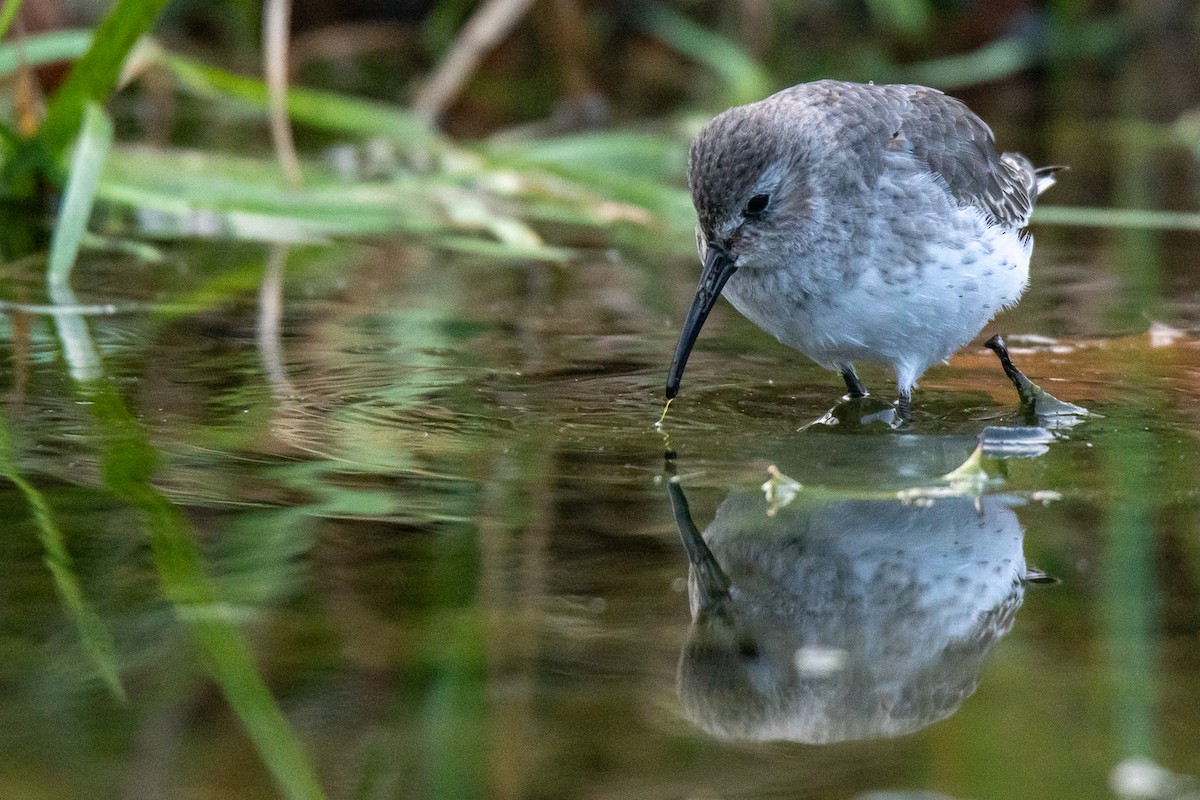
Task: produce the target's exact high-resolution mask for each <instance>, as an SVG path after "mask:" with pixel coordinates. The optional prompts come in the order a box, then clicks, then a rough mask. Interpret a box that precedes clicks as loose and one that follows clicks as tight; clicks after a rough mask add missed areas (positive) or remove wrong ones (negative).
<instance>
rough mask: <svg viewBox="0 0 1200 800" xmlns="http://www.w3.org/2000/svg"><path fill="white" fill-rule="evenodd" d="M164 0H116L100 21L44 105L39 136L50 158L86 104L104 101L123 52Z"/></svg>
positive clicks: (62, 146) (68, 138)
mask: <svg viewBox="0 0 1200 800" xmlns="http://www.w3.org/2000/svg"><path fill="white" fill-rule="evenodd" d="M166 2H167V0H117V4H116V5H115V6H113V9H112V11H110V12H109V13H108V16H106V17H105V18H104V19H103V20H102V21H101V23H100V26H99V27H98V28H97V29H96V35H95V37H94V38H93V39H92V45H91V47H90V48H88V51H87V52H86V53H85V54H84V55H83V57H82V58H81V59H79V60H78V61H76V62H75V64H74V66H72V68H71V72H70V73H69V74H68V75H67V78H66V80H65V81H63V84H62V86H60V87H58V90H57V91H56V92H55V93H54V96H53V97H52V98H51V99H50V103H49V105H48V106H47V107H46V120H45V122H43V123H42V127H41V130H40V131H39V132H38V140H39V141H40V142H41V145H42V147H43V149H44V151H45V152H46V153H47V154H48V155H49V157H50V158H51V159H57V158H58V155H59V154H60V153H61V152H62V151H63V150H64V149H66V147H67V145H68V144H70V142H71V137H72V136H74V135H75V131H76V130H77V129H78V127H79V122H80V120H81V119H82V117H83V114H84V108H85V107H86V106H87V104H88V103H89V102H90V103H102V102H104V101H105V100H107V99H108V97H109V95H111V94H112V93H113V91H114V90H115V89H116V88H117V81H118V80H119V78H120V76H121V67H122V65H124V63H125V58H126V56H128V55H129V51H130V50H131V49H132V48H133V46H134V44H136V43H137V40H138V39H139V38H141V36H142V35H143V34H145V33H147V32H148V31H149V30H150V28H151V26H152V25H153V24H154V21H155V20H156V19H157V18H158V15H159V12H161V11H162V8H163V6H165V5H166Z"/></svg>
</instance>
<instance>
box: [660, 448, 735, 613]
mask: <svg viewBox="0 0 1200 800" xmlns="http://www.w3.org/2000/svg"><path fill="white" fill-rule="evenodd" d="M673 473H674V470H673V468H668V479H667V493H668V494H669V495H670V497H671V511H672V512H674V514H675V526H676V527H677V528H678V529H679V539H680V540H681V541H682V542H683V549H684V550H685V551H686V552H687V557H688V565H689V567H690V568H691V570H690V575H691V578H692V580H693V581H694V582H695V583H694V588H695V590H696V595H695V596H694V597H693V598H692V603H693V605H694V607H693V609H692V611H693V614H694V613H695V612H697V611H711V610H712V609H714V608H716V607H719V606H720V604H721V603H723V602H725V601H726V600H728V599H729V577H728V576H727V575H726V574H725V570H723V569H721V565H720V564H719V563H717V559H716V556H714V555H713V554H712V550H709V549H708V544H707V543H706V542H705V541H704V535H703V534H701V533H700V529H699V528H697V527H696V523H695V522H693V521H692V512H691V509H689V508H688V501H687V497H685V496H684V494H683V487H682V486H680V485H679V479H678V478H676V477H675V476H674V474H673Z"/></svg>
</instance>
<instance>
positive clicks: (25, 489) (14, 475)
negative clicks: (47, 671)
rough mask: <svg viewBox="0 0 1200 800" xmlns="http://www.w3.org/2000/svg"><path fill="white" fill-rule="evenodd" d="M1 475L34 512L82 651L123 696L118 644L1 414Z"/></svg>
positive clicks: (122, 697) (116, 694)
mask: <svg viewBox="0 0 1200 800" xmlns="http://www.w3.org/2000/svg"><path fill="white" fill-rule="evenodd" d="M0 476H3V477H5V478H7V479H8V480H9V481H11V482H12V483H13V485H15V486H16V487H17V489H19V490H20V491H21V494H23V495H24V496H25V502H27V503H29V508H30V510H31V511H32V512H33V519H34V523H35V524H36V526H37V534H38V541H40V542H41V544H42V549H43V550H44V551H45V556H44V560H45V562H46V567H47V568H48V569H49V570H50V575H51V576H52V577H53V579H54V588H55V591H57V592H58V597H59V600H60V601H61V602H62V605H63V609H64V610H65V611H66V613H67V616H69V617H70V618H71V620H72V621H73V622H74V623H75V628H76V630H78V631H79V638H80V641H81V642H82V643H83V651H84V653H86V654H87V657H88V659H89V660H90V661H91V662H92V665H93V666H94V667H95V668H96V672H97V673H98V674H99V675H100V678H101V679H102V680H103V681H104V683H105V685H107V686H108V690H109V691H110V692H112V694H113V696H114V697H116V698H118V699H119V700H122V701H124V700H125V687H124V686H122V685H121V677H120V674H119V672H118V670H117V654H116V653H117V648H116V645H115V644H114V643H113V637H112V633H111V632H110V631H109V630H108V628H107V627H105V625H104V622H103V620H101V619H100V617H99V615H98V614H96V612H95V611H94V610H92V607H91V606H90V605H89V604H88V601H87V598H86V597H85V596H84V594H83V588H82V587H81V586H80V584H79V578H78V577H76V575H75V568H74V564H73V563H72V561H71V554H70V553H69V552H68V551H67V543H66V538H65V537H64V536H63V534H62V531H61V530H60V529H59V527H58V524H57V523H56V522H55V521H54V516H53V515H52V514H51V513H50V504H49V503H48V502H46V498H45V497H44V496H43V495H42V493H41V492H39V491H38V490H37V488H36V487H35V486H34V485H33V484H31V483H30V482H29V481H27V480H26V479H25V476H24V475H22V474H21V472H20V469H19V468H18V467H17V459H16V453H15V448H14V446H13V441H12V435H11V434H10V433H9V430H8V425H7V423H6V422H5V420H4V417H3V416H0Z"/></svg>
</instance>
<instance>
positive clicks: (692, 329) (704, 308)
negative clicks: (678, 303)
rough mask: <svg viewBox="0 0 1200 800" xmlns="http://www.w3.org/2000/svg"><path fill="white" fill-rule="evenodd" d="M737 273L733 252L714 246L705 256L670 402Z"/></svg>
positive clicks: (674, 366)
mask: <svg viewBox="0 0 1200 800" xmlns="http://www.w3.org/2000/svg"><path fill="white" fill-rule="evenodd" d="M735 272H737V264H735V263H734V261H733V259H732V258H730V257H729V253H727V252H725V250H723V249H722V248H720V247H717V246H715V245H712V244H710V245H709V246H708V252H707V253H705V254H704V269H703V271H702V272H701V273H700V285H699V286H697V287H696V297H695V298H694V299H693V300H692V308H691V310H690V311H688V315H687V319H686V320H684V322H683V330H682V331H680V333H679V344H677V345H676V346H675V359H674V360H673V361H672V362H671V371H670V372H669V373H668V374H667V399H668V400H670V399H671V398H673V397H675V395H677V394H679V381H680V380H681V379H682V378H683V368H684V367H685V366H687V360H688V356H689V355H691V354H692V345H694V344H695V343H696V337H697V336H699V335H700V329H701V328H702V327H704V320H706V319H708V312H710V311H712V307H713V305H714V304H715V303H716V302H717V298H718V297H720V296H721V290H722V289H723V288H725V282H726V281H728V280H729V276H730V275H732V274H733V273H735Z"/></svg>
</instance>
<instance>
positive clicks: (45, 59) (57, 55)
mask: <svg viewBox="0 0 1200 800" xmlns="http://www.w3.org/2000/svg"><path fill="white" fill-rule="evenodd" d="M6 8H7V6H6ZM91 46H92V32H91V31H88V30H64V31H52V32H50V33H39V34H36V35H34V36H27V37H25V38H24V39H22V40H20V41H19V42H5V43H4V44H0V77H5V76H7V75H11V74H12V73H14V72H16V71H17V69H18V68H19V67H20V66H21V65H22V64H25V65H27V66H30V67H40V66H42V65H43V64H53V63H54V62H56V61H68V60H72V59H76V58H79V57H80V56H82V55H83V54H84V53H86V52H87V50H88V48H89V47H91Z"/></svg>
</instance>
